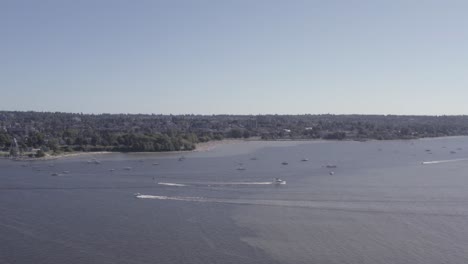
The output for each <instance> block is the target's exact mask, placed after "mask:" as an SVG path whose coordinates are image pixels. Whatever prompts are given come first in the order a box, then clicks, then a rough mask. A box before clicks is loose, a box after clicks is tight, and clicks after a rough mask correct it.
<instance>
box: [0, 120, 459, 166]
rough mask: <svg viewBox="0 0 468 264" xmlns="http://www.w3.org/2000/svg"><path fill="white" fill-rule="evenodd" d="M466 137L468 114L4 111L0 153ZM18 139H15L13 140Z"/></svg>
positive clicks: (40, 154)
mask: <svg viewBox="0 0 468 264" xmlns="http://www.w3.org/2000/svg"><path fill="white" fill-rule="evenodd" d="M461 135H468V116H464V115H463V116H397V115H329V114H327V115H155V114H151V115H149V114H96V115H95V114H79V113H61V112H54V113H52V112H16V111H0V151H3V153H4V154H3V155H7V156H18V155H22V156H30V157H41V156H44V155H46V154H47V153H49V154H61V153H73V152H97V151H119V152H142V151H144V152H161V151H190V150H194V149H195V148H196V145H197V143H201V142H209V141H214V140H222V139H241V138H244V139H251V138H257V139H262V140H312V139H324V140H369V139H375V140H391V139H416V138H424V137H441V136H461ZM15 141H16V142H15Z"/></svg>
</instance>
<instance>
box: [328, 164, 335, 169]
mask: <svg viewBox="0 0 468 264" xmlns="http://www.w3.org/2000/svg"><path fill="white" fill-rule="evenodd" d="M325 167H326V168H328V169H334V168H336V167H338V166H336V165H333V164H327V165H325Z"/></svg>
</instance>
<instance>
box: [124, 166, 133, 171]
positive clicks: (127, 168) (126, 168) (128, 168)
mask: <svg viewBox="0 0 468 264" xmlns="http://www.w3.org/2000/svg"><path fill="white" fill-rule="evenodd" d="M124 170H128V171H129V170H132V167H125V168H124Z"/></svg>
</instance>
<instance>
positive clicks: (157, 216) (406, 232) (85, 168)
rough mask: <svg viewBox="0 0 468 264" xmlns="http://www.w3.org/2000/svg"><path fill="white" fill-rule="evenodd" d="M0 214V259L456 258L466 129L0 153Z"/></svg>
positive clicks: (464, 236) (463, 227) (465, 249)
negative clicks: (55, 154)
mask: <svg viewBox="0 0 468 264" xmlns="http://www.w3.org/2000/svg"><path fill="white" fill-rule="evenodd" d="M181 155H184V157H185V158H184V159H180V156H181ZM92 158H96V159H98V160H99V161H100V164H94V163H93V162H89V161H90V160H91V159H92ZM303 159H308V161H302V160H303ZM283 162H287V163H288V164H287V165H283V164H282V163H283ZM327 165H330V166H329V167H334V166H335V165H336V168H327ZM239 167H242V168H244V169H245V170H239V169H238V168H239ZM331 172H333V173H331ZM53 174H54V175H57V176H52V175H53ZM275 177H278V178H281V179H282V180H285V181H286V182H287V184H281V185H279V184H275V183H274V182H273V181H274V178H275ZM0 211H1V214H0V236H1V237H2V243H0V263H385V264H387V263H434V264H436V263H467V262H468V138H467V137H454V138H438V139H425V140H408V141H369V142H323V141H318V142H261V141H258V142H255V141H252V142H238V143H236V144H224V145H219V146H216V148H213V149H210V151H205V152H190V153H184V154H181V153H163V154H120V153H115V154H106V155H96V156H95V157H93V156H92V155H91V156H78V157H70V158H63V159H59V160H50V161H29V162H12V161H9V160H0Z"/></svg>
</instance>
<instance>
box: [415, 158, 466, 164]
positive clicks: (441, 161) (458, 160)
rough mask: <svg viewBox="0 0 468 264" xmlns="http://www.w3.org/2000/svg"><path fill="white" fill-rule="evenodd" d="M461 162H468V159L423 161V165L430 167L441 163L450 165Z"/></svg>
mask: <svg viewBox="0 0 468 264" xmlns="http://www.w3.org/2000/svg"><path fill="white" fill-rule="evenodd" d="M460 161H468V159H452V160H433V161H423V162H421V164H423V165H429V164H440V163H450V162H460Z"/></svg>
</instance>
